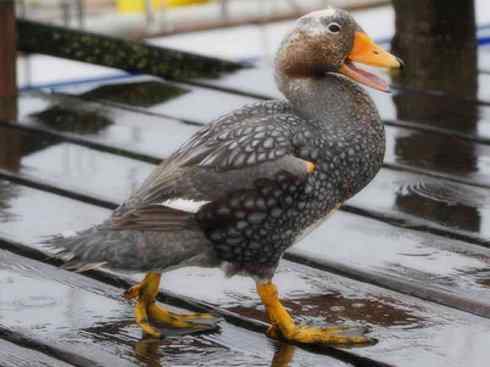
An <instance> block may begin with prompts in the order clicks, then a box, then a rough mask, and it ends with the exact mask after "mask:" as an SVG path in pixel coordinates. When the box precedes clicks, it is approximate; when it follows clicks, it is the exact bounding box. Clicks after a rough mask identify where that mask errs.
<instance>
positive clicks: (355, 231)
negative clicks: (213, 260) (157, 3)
mask: <svg viewBox="0 0 490 367" xmlns="http://www.w3.org/2000/svg"><path fill="white" fill-rule="evenodd" d="M441 4H442V1H439V0H438V1H436V2H430V3H429V1H427V0H423V1H422V0H421V1H417V2H414V4H410V5H408V4H405V3H403V4H402V1H397V2H396V3H395V5H396V6H397V7H400V8H401V7H412V6H413V9H410V11H412V10H415V9H418V7H419V6H425V7H426V9H420V14H418V15H417V16H418V19H414V18H413V17H410V16H409V17H407V18H406V19H403V20H401V21H400V19H398V21H397V26H398V27H399V30H401V29H404V28H403V27H409V26H408V25H409V24H410V22H412V23H416V24H419V25H420V24H422V25H421V26H417V27H415V28H413V29H409V31H412V34H416V35H417V39H415V40H414V39H410V36H409V34H408V33H407V34H404V35H401V36H400V34H399V37H398V38H397V39H396V40H395V41H394V44H395V48H396V47H398V48H399V53H403V52H406V49H407V45H408V44H410V46H411V47H412V46H413V44H412V42H416V41H417V42H419V43H418V46H417V47H420V48H421V50H420V52H421V53H420V55H415V54H417V53H412V54H410V55H408V56H409V57H408V60H406V61H408V63H409V65H410V66H416V68H415V69H412V70H408V71H407V74H405V75H401V76H399V79H398V83H399V85H400V87H401V88H400V89H398V90H397V91H396V92H395V94H394V95H392V96H389V95H382V94H376V93H375V94H373V97H374V99H375V100H376V102H377V104H378V106H379V108H380V110H381V115H382V116H383V118H384V119H385V120H387V121H388V125H389V126H388V127H387V129H386V131H387V145H388V147H387V155H386V162H385V168H383V170H382V171H381V173H380V174H379V175H378V177H377V178H376V180H375V181H374V182H373V183H372V184H371V185H369V187H368V188H367V189H366V190H364V191H363V192H362V193H361V194H360V195H358V196H356V197H355V198H354V199H353V200H352V201H350V202H349V203H348V204H347V205H346V206H345V207H344V208H343V210H342V211H340V212H339V213H337V214H336V215H335V216H333V217H332V218H331V219H330V221H328V222H327V223H326V224H325V225H323V226H321V227H320V228H319V229H318V230H317V231H316V232H314V233H313V234H312V236H311V237H309V238H308V239H306V240H305V241H303V242H302V243H300V244H299V245H298V246H297V247H296V248H293V249H292V250H291V251H289V252H288V253H287V254H286V255H285V259H284V261H282V263H281V265H280V266H279V269H278V272H277V276H276V282H277V283H278V286H279V289H280V293H281V296H282V298H283V299H284V301H285V302H284V303H285V305H286V307H287V308H288V309H290V310H291V311H292V313H293V314H294V315H296V317H297V318H298V320H299V321H301V322H304V323H307V324H315V325H324V323H325V322H327V323H333V324H337V323H351V324H362V325H365V326H368V327H369V328H371V330H372V334H373V336H374V337H376V338H379V339H380V341H381V342H380V343H379V344H378V345H376V346H373V347H370V348H364V349H355V350H352V351H344V350H340V349H332V348H327V349H321V350H320V349H313V350H307V349H306V348H298V347H295V346H291V345H288V344H284V343H280V342H276V341H272V340H269V339H266V338H265V336H264V335H263V334H258V333H256V332H260V333H262V332H263V331H264V329H265V327H266V324H265V323H264V322H262V321H261V320H264V319H263V317H264V313H263V307H262V306H261V305H260V304H259V303H258V299H257V296H256V294H255V291H254V286H253V282H251V281H250V279H244V278H238V277H236V278H233V279H230V280H225V278H224V276H223V274H222V273H221V272H220V271H219V270H217V269H214V270H201V269H180V270H178V271H175V272H171V273H168V274H165V276H164V282H163V287H165V291H164V292H163V293H162V294H160V296H159V300H160V301H162V302H165V303H166V304H169V305H171V306H176V307H181V308H184V309H189V310H203V309H205V310H212V311H214V312H216V313H219V314H221V315H223V317H224V319H225V321H223V323H222V329H221V331H220V332H218V333H212V334H208V335H186V336H184V337H179V338H173V337H167V338H165V339H163V340H160V341H154V340H148V339H141V338H140V335H141V334H140V330H139V329H138V328H137V327H136V326H135V324H134V320H133V316H132V309H131V306H130V305H129V304H128V303H126V302H124V301H122V300H121V298H120V292H121V291H122V290H123V289H124V288H126V287H128V286H129V285H130V284H131V283H133V282H134V281H135V280H136V278H135V277H129V276H127V275H123V274H114V273H107V272H105V271H103V270H100V271H94V272H90V273H88V274H84V275H80V274H73V273H68V272H65V271H62V270H60V269H58V268H56V267H54V266H52V265H60V263H61V261H60V260H56V259H54V258H53V257H52V255H53V253H52V252H50V249H48V248H45V247H43V246H42V245H41V244H40V242H41V241H40V239H41V238H42V236H44V235H48V234H53V233H58V232H61V231H65V230H78V229H82V228H86V227H88V226H90V225H93V224H96V223H98V222H100V221H102V220H103V219H105V218H106V217H107V216H108V215H109V210H107V209H112V208H114V207H115V206H116V205H117V203H118V202H120V201H122V200H124V199H125V198H126V197H127V195H128V194H129V193H130V192H132V191H133V190H134V189H135V188H136V187H137V186H138V184H139V182H141V180H143V179H144V177H145V176H146V175H147V174H148V173H149V171H150V170H151V169H152V168H153V167H154V164H155V163H157V162H158V161H159V160H160V159H161V158H165V157H167V156H168V155H169V154H170V153H171V152H172V151H173V150H174V149H175V148H176V147H177V145H178V144H179V143H180V142H183V141H184V140H185V139H186V138H187V137H189V136H190V135H191V134H192V133H194V132H195V131H196V130H197V129H198V128H199V127H200V126H201V125H203V124H206V123H209V122H210V121H211V120H212V119H213V118H215V117H217V116H219V115H220V114H222V113H225V112H228V111H229V110H232V109H233V108H235V107H238V106H241V105H242V104H245V103H249V102H253V101H255V100H257V99H263V98H269V97H275V96H277V91H275V88H274V86H273V83H272V77H271V73H270V70H267V69H242V70H238V71H237V72H234V73H228V71H232V70H237V69H236V67H238V66H239V65H234V64H233V65H232V64H229V63H226V62H224V63H223V62H218V63H215V62H214V61H215V60H211V59H208V58H201V57H198V56H191V55H184V56H183V57H185V58H186V62H185V63H184V64H183V65H184V69H185V68H186V67H189V70H188V71H185V70H180V69H179V70H177V71H176V72H174V71H173V70H170V69H165V68H163V69H158V70H157V69H155V68H153V69H152V70H150V69H151V68H149V67H147V62H148V60H149V59H148V58H145V57H143V58H141V59H140V61H141V60H143V61H142V64H140V65H136V60H135V59H129V60H126V61H127V63H126V64H124V65H123V67H124V68H132V67H134V66H135V65H136V67H138V68H145V67H147V71H149V72H155V70H156V72H160V73H164V74H165V75H166V76H168V77H170V78H175V79H181V78H186V77H189V76H191V77H192V76H194V77H197V76H198V75H197V74H199V77H205V78H212V77H215V76H218V74H222V72H223V73H224V74H222V75H224V76H223V78H221V79H214V80H202V79H201V80H195V79H194V80H191V81H190V82H179V83H167V82H161V81H156V80H154V79H151V78H147V77H138V78H136V77H128V78H126V79H121V80H118V81H117V82H114V81H112V82H110V83H108V84H106V85H101V84H100V83H99V82H95V83H86V84H80V85H78V86H75V87H73V86H72V87H66V88H59V89H58V92H61V93H68V94H71V96H67V95H59V94H53V95H47V94H44V93H33V94H24V95H22V96H21V97H20V101H19V106H20V109H19V116H18V117H17V116H15V114H10V115H9V116H6V117H5V116H4V117H1V118H0V120H2V121H11V122H12V121H16V122H17V123H16V124H15V125H10V124H9V125H7V124H4V126H0V139H1V137H4V140H2V141H0V154H1V155H0V178H2V180H0V224H1V227H0V248H1V249H2V250H0V273H1V274H2V277H0V278H1V279H3V280H0V283H1V286H2V287H1V291H2V297H1V301H0V310H1V311H2V317H1V318H0V357H2V356H5V358H3V359H5V360H6V361H7V363H10V365H12V366H17V365H21V364H22V363H24V364H25V363H29V362H30V361H31V360H35V359H37V358H35V356H39V359H38V361H43V362H44V361H46V364H50V363H51V361H56V362H59V363H58V365H60V366H64V365H63V363H64V364H65V365H76V366H89V365H90V366H92V365H103V366H114V365H118V366H119V365H122V366H133V365H134V366H164V365H202V366H214V365H222V366H231V365H253V366H269V365H272V366H276V367H280V366H286V365H322V366H334V367H337V366H339V367H340V366H386V365H388V364H392V365H403V366H410V367H411V366H414V367H415V366H417V367H419V366H424V365H444V366H447V367H459V366H462V365H465V366H466V365H467V366H477V365H479V363H481V361H484V360H488V358H489V355H488V348H487V346H486V344H488V335H489V333H490V320H489V318H490V292H489V288H490V280H489V279H490V271H489V270H488V265H489V264H490V250H489V249H487V248H485V247H484V246H487V247H488V246H489V241H490V228H488V223H490V222H489V216H490V207H489V206H488V205H487V203H488V202H489V200H488V199H489V195H490V193H489V190H488V188H489V186H490V184H489V183H490V168H489V167H488V164H486V163H487V161H488V159H489V156H490V151H489V150H488V149H487V148H488V143H489V142H490V128H489V126H490V125H489V117H490V109H489V108H488V106H485V105H484V104H481V103H479V102H481V101H488V100H490V99H488V96H489V94H488V90H489V89H488V86H486V84H485V83H480V86H478V85H477V82H478V80H480V81H482V80H485V78H486V77H487V76H488V75H483V74H478V73H477V70H476V48H475V46H474V40H471V37H472V35H471V32H472V31H471V29H472V27H474V17H473V15H472V14H471V12H472V9H473V8H472V5H471V2H465V4H460V5H458V6H457V7H451V9H450V7H447V6H446V9H443V8H442V6H443V5H441ZM430 6H433V8H431V7H430ZM439 7H441V8H439ZM417 12H418V10H417ZM431 12H432V13H431ZM438 12H442V13H444V14H445V15H448V16H452V15H454V14H457V15H458V18H463V19H462V20H461V22H460V24H458V25H457V27H454V24H450V23H448V22H444V21H442V22H438V21H439V20H441V19H442V20H444V17H442V18H439V19H437V20H435V21H432V20H431V14H432V15H434V14H436V13H438ZM411 14H412V15H413V14H415V12H412V13H411ZM430 22H432V23H434V24H435V26H434V27H433V28H430V27H426V25H427V24H429V23H430ZM21 24H22V27H21V28H22V29H23V30H24V31H25V30H27V33H29V37H27V38H26V37H21V38H20V40H19V44H20V45H21V47H27V48H29V47H33V48H32V50H34V49H35V50H41V51H42V48H43V47H44V45H43V44H42V43H39V42H38V44H36V43H35V42H34V41H35V40H36V39H38V38H39V37H45V38H46V39H47V40H48V41H49V42H54V41H57V42H58V43H59V44H60V45H64V46H68V47H65V48H64V49H61V50H60V49H58V50H57V51H56V52H62V53H64V55H65V56H68V57H75V58H78V59H80V60H85V61H90V60H93V61H95V62H99V63H102V64H111V65H113V66H118V65H119V64H118V63H119V62H122V61H121V60H120V59H118V58H120V56H121V55H122V54H125V52H126V54H127V53H128V52H130V53H132V54H134V55H138V57H139V56H140V55H139V54H138V53H139V52H143V53H145V52H148V55H150V57H154V56H155V55H157V54H156V53H154V52H157V51H155V50H154V49H153V48H151V49H150V48H147V47H146V46H139V45H138V46H136V45H132V46H131V45H129V44H127V43H124V44H122V43H118V42H119V41H117V40H113V39H106V38H104V39H103V38H99V37H98V36H95V35H90V34H81V33H77V32H72V31H65V30H60V29H58V28H52V27H46V26H40V25H35V24H32V23H26V22H24V23H21ZM448 27H451V28H453V29H449V28H448ZM34 29H37V30H41V31H42V32H41V33H39V34H34V33H33V32H31V31H32V30H34ZM441 30H442V31H443V32H453V33H451V34H452V35H451V37H447V39H444V38H440V39H439V38H437V37H435V38H434V37H430V36H433V34H432V33H433V32H440V31H441ZM43 32H46V33H43ZM431 32H432V33H431ZM27 33H24V35H25V34H27ZM425 36H427V37H426V38H427V39H424V37H425ZM453 36H454V39H452V37H453ZM50 37H51V38H50ZM418 37H420V38H418ZM457 37H459V38H457ZM429 38H431V39H429ZM456 38H457V39H456ZM106 41H107V42H108V43H104V42H106ZM49 42H47V44H49ZM448 42H449V43H452V44H453V46H452V47H451V50H447V52H446V53H444V55H442V53H441V54H440V55H438V56H440V57H442V56H444V57H446V58H447V57H449V58H452V61H451V62H449V63H447V62H446V61H445V63H444V65H442V66H441V65H440V64H441V63H440V62H436V61H433V62H432V60H430V57H431V55H432V57H433V59H434V60H435V57H434V55H433V52H434V51H428V50H424V48H425V47H428V46H427V45H430V46H431V47H432V46H435V47H446V46H447V43H448ZM472 42H473V43H472ZM87 45H90V46H92V45H95V46H94V47H86V46H87ZM117 45H124V47H129V46H131V47H136V48H131V47H130V48H125V49H124V51H125V52H123V53H121V54H120V55H118V54H114V53H105V52H100V47H108V48H111V47H115V46H117ZM454 45H458V46H461V47H459V48H458V47H456V48H457V49H456V50H455V49H454V48H455V47H454ZM99 46H100V47H99ZM404 48H405V51H404ZM158 52H162V51H161V50H159V51H158ZM158 52H157V53H158ZM431 52H432V54H431ZM436 52H437V50H436ZM165 53H166V56H168V57H170V59H165V60H164V63H165V62H167V61H169V60H171V59H172V57H180V56H182V55H183V54H181V53H179V52H173V51H165ZM107 55H110V57H109V58H107V57H106V56H107ZM114 55H115V56H114ZM414 55H415V56H414ZM402 56H403V55H402ZM410 57H416V59H414V60H410ZM429 61H431V63H430V64H428V62H429ZM463 61H464V63H463ZM419 62H422V63H423V64H424V66H425V64H427V65H426V67H425V68H419V67H418V66H420V65H419V64H418V63H419ZM202 63H204V64H202ZM170 64H172V67H173V68H174V67H175V65H176V64H175V63H174V62H173V61H172V62H171V63H170V62H169V64H168V65H170ZM462 64H463V65H466V66H467V67H466V68H461V67H460V66H461V65H462ZM145 65H146V66H145ZM168 65H167V66H168ZM178 65H181V63H179V64H178ZM417 65H418V66H417ZM119 66H120V65H119ZM458 67H459V69H458ZM191 69H193V70H191ZM456 69H458V70H456ZM187 72H191V73H195V74H192V75H191V74H186V73H187ZM417 73H418V74H417ZM448 74H450V75H452V76H453V79H452V80H450V79H449V78H445V77H446V76H447V75H448ZM467 77H468V78H467ZM434 90H438V91H439V92H437V93H439V94H437V93H434ZM441 90H444V91H445V93H447V94H450V95H451V96H448V95H447V94H443V93H441V92H440V91H441ZM431 93H432V94H431ZM189 106H192V107H193V108H189ZM13 110H15V109H13ZM169 132H171V134H170V133H169ZM2 158H3V159H2ZM33 203H35V205H33ZM60 213H63V214H62V215H60ZM370 218H374V219H376V220H373V219H370ZM481 245H482V246H481ZM12 252H13V253H15V254H13V253H12ZM305 265H307V266H305ZM87 276H88V277H87ZM19 289H22V290H23V292H19V291H18V290H19ZM192 297H195V298H192ZM197 299H199V301H197ZM427 301H430V302H427ZM441 305H444V306H441ZM462 311H465V312H462ZM472 313H473V314H477V315H480V316H483V317H477V316H475V315H472ZM53 314H56V315H57V317H56V318H54V317H53ZM167 335H168V334H167ZM24 350H25V351H26V354H25V355H23V358H24V359H23V360H20V359H15V358H12V356H13V355H14V353H17V351H18V353H21V351H24ZM13 351H14V352H13ZM320 352H321V353H323V354H320ZM34 363H37V362H34ZM0 364H1V363H0ZM39 364H40V363H39ZM51 364H52V363H51ZM10 365H9V366H10ZM34 365H35V364H34Z"/></svg>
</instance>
